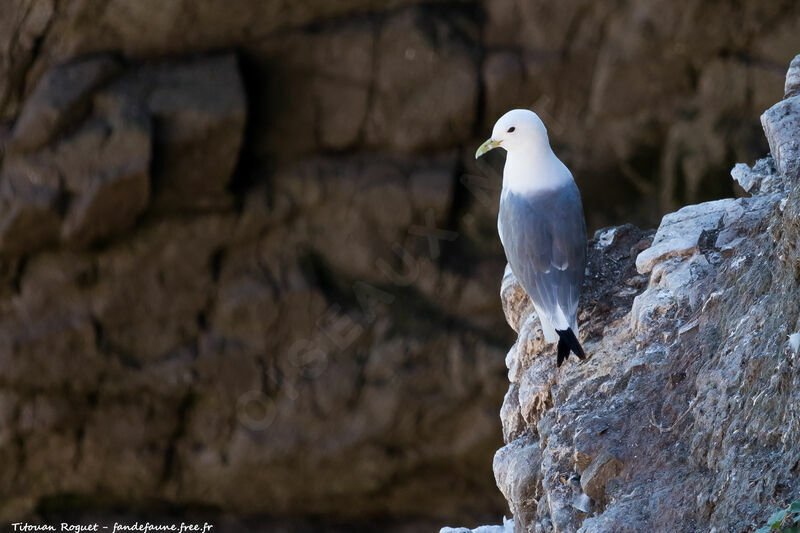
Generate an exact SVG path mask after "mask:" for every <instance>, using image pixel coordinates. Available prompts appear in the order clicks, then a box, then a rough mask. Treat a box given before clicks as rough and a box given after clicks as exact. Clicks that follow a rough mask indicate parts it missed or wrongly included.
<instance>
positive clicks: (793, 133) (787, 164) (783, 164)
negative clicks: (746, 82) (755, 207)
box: [761, 96, 800, 183]
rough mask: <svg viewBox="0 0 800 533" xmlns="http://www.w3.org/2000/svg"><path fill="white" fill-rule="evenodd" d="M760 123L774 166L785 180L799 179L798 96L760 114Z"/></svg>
mask: <svg viewBox="0 0 800 533" xmlns="http://www.w3.org/2000/svg"><path fill="white" fill-rule="evenodd" d="M761 124H762V125H763V126H764V133H765V134H766V136H767V140H768V141H769V149H770V152H772V157H773V158H774V159H775V167H776V168H777V169H778V172H780V174H781V175H782V176H784V177H785V179H786V180H788V181H790V182H792V183H796V182H797V181H798V179H800V139H799V138H798V135H797V130H798V127H800V96H790V97H789V98H787V99H785V100H782V101H780V102H778V103H777V104H775V105H774V106H772V107H771V108H769V109H768V110H767V111H765V112H764V114H763V115H761Z"/></svg>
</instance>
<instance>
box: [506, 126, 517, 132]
mask: <svg viewBox="0 0 800 533" xmlns="http://www.w3.org/2000/svg"><path fill="white" fill-rule="evenodd" d="M515 129H517V128H515V127H514V126H511V127H510V128H508V133H514V130H515Z"/></svg>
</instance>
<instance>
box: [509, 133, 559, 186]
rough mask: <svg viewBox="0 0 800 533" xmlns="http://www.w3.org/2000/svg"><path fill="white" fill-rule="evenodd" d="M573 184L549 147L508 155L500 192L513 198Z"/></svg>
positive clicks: (518, 151) (521, 150) (515, 151)
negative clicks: (512, 194)
mask: <svg viewBox="0 0 800 533" xmlns="http://www.w3.org/2000/svg"><path fill="white" fill-rule="evenodd" d="M569 181H572V174H571V173H570V171H569V169H567V167H566V166H565V165H564V163H562V162H561V160H560V159H558V157H556V154H554V153H553V150H552V149H551V148H550V145H549V144H548V145H544V146H541V147H536V148H534V149H529V150H525V149H516V150H513V151H509V152H508V155H507V156H506V165H505V167H504V168H503V189H504V190H509V191H511V192H513V193H516V194H526V193H527V194H530V193H531V192H535V191H540V190H546V189H555V188H558V187H562V186H564V185H565V184H566V183H568V182H569Z"/></svg>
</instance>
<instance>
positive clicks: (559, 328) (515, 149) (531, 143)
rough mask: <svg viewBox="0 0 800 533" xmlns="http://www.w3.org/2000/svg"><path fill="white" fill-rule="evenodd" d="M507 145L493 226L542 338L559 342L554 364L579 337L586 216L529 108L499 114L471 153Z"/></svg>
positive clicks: (577, 351) (580, 352) (579, 352)
mask: <svg viewBox="0 0 800 533" xmlns="http://www.w3.org/2000/svg"><path fill="white" fill-rule="evenodd" d="M497 147H502V148H505V150H506V152H507V153H508V155H507V157H506V165H505V168H504V169H503V191H502V193H501V196H500V213H499V215H498V217H497V230H498V232H499V233H500V241H501V242H502V243H503V248H504V249H505V252H506V258H507V259H508V263H509V264H510V265H511V270H512V272H514V275H515V276H516V278H517V280H519V282H520V284H521V285H522V288H524V289H525V292H526V293H527V294H528V296H529V297H530V299H531V302H532V303H533V307H534V308H535V309H536V314H537V315H538V316H539V320H540V321H541V323H542V331H543V332H544V338H545V340H546V341H547V342H556V341H558V359H557V365H558V366H561V363H563V362H564V360H565V359H567V357H569V353H570V351H572V352H574V353H575V355H577V356H578V358H580V359H583V358H584V357H585V354H584V352H583V348H582V347H581V344H580V342H579V341H578V300H579V299H580V294H581V285H582V284H583V275H584V270H585V268H586V221H585V220H584V217H583V205H582V204H581V195H580V192H579V191H578V186H577V185H575V180H574V179H573V178H572V173H570V171H569V169H568V168H567V167H566V166H565V165H564V163H562V162H561V160H560V159H558V157H556V155H555V154H554V153H553V150H552V148H550V141H549V140H548V138H547V130H546V129H545V127H544V124H543V123H542V121H541V120H540V119H539V117H538V116H537V115H536V113H534V112H533V111H528V110H527V109H513V110H511V111H509V112H508V113H506V114H505V115H503V116H502V117H500V119H499V120H498V121H497V123H496V124H495V125H494V129H493V130H492V137H491V138H490V139H488V140H487V141H486V142H485V143H483V144H482V145H481V146H480V148H478V151H477V152H476V153H475V158H476V159H477V158H479V157H480V156H482V155H483V154H485V153H486V152H488V151H489V150H492V149H494V148H497Z"/></svg>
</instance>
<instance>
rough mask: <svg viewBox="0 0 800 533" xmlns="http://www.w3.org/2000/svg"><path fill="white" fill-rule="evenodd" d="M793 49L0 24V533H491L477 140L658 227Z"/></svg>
mask: <svg viewBox="0 0 800 533" xmlns="http://www.w3.org/2000/svg"><path fill="white" fill-rule="evenodd" d="M798 48H800V5H798V4H797V3H796V2H792V1H785V2H781V1H775V2H768V3H765V2H755V1H751V0H745V1H737V2H733V1H731V2H716V3H713V4H711V3H707V2H701V1H699V0H697V1H692V0H685V1H681V2H668V1H666V0H660V1H659V0H649V1H648V0H642V1H637V2H632V1H630V2H625V1H613V2H603V3H597V2H590V1H588V0H586V1H581V0H575V1H570V2H561V3H552V2H544V1H532V2H523V1H511V0H496V1H491V2H489V1H486V2H469V1H463V2H425V3H423V2H415V1H413V0H395V1H391V2H374V1H370V0H361V1H359V0H336V1H319V0H317V1H308V0H306V1H295V2H283V1H278V0H275V1H256V0H248V1H246V0H228V1H226V2H220V1H216V0H215V1H208V2H195V1H190V0H167V1H150V0H112V1H108V2H101V1H80V0H7V1H4V2H2V3H0V154H1V157H2V161H1V164H2V167H1V168H0V421H1V423H0V458H2V462H3V464H4V465H5V467H4V468H3V469H2V471H0V519H1V520H3V521H11V520H13V519H21V518H24V517H40V518H48V517H51V516H56V515H58V514H59V513H62V514H63V513H79V514H80V513H83V514H87V515H88V514H91V513H101V514H102V513H104V512H109V513H111V512H112V511H113V512H125V513H144V514H145V516H151V515H152V514H153V513H168V514H169V513H178V514H181V513H184V514H185V513H195V512H203V513H210V515H211V516H216V517H219V516H223V515H224V516H226V517H231V516H233V517H251V516H260V517H263V518H260V519H258V520H257V523H259V524H266V523H271V524H273V526H274V527H278V526H277V525H275V524H283V525H285V527H288V528H290V529H292V530H294V529H296V528H298V527H300V526H299V525H300V524H305V525H306V526H307V527H309V528H311V530H316V531H319V530H323V529H325V528H329V529H331V528H334V527H341V528H345V529H348V528H350V529H352V528H355V527H359V528H367V527H372V528H379V529H381V530H388V529H389V527H390V526H391V527H393V528H395V529H396V530H400V529H403V528H405V529H406V530H411V531H414V530H420V529H421V528H424V527H428V526H430V527H431V528H432V527H433V525H434V524H435V525H441V524H442V523H446V522H458V523H463V524H469V523H474V524H477V523H481V522H487V521H496V517H497V516H498V515H499V514H502V513H503V511H504V509H505V505H504V502H503V499H502V497H501V495H500V494H499V492H498V491H497V488H496V486H495V483H494V479H493V476H492V471H491V457H492V455H493V452H494V450H495V449H496V448H497V447H498V446H499V445H500V443H501V442H502V439H501V431H500V425H499V424H498V416H497V413H498V411H499V408H500V405H501V403H502V397H503V394H504V392H505V390H506V387H507V383H506V377H505V374H506V369H505V365H504V355H505V352H506V350H507V348H508V346H509V345H510V344H511V342H512V339H513V332H512V330H511V329H510V328H508V327H507V326H506V325H505V320H504V318H503V313H502V310H501V308H500V301H499V298H498V291H499V284H500V279H501V277H502V273H503V266H504V259H503V256H502V250H501V249H500V247H499V242H498V239H497V238H496V231H495V218H494V216H495V209H496V204H497V195H498V192H499V185H500V173H499V169H500V168H501V165H502V155H500V156H498V155H495V154H492V155H491V156H490V157H489V158H488V159H487V161H485V162H484V161H481V162H479V163H476V162H475V161H474V160H473V159H472V154H473V153H474V149H475V147H476V146H477V143H478V142H479V141H481V140H483V139H484V138H485V137H487V136H488V135H489V133H490V131H491V126H492V124H493V123H494V121H495V119H496V118H497V117H498V116H499V115H500V114H501V113H502V112H504V111H505V110H507V109H509V108H512V107H530V108H531V109H534V110H535V111H537V112H538V113H540V115H541V116H542V118H543V119H544V121H545V122H546V124H548V126H549V129H550V136H551V141H552V143H553V145H554V147H555V149H556V151H557V153H558V154H559V155H560V156H561V157H562V158H563V159H564V161H565V162H566V163H567V164H568V165H569V166H570V168H571V169H572V170H573V173H574V174H575V177H576V179H577V181H578V183H579V186H580V187H581V189H582V191H583V195H584V204H585V208H586V211H587V218H588V222H589V225H590V227H591V228H592V229H596V228H598V227H600V226H603V225H607V224H612V223H614V224H618V223H622V222H627V221H633V222H635V223H637V224H639V225H641V226H643V227H650V226H655V225H656V224H657V222H658V220H659V219H660V216H661V215H662V214H663V213H665V212H668V211H672V210H674V209H675V208H676V207H677V206H680V205H683V204H685V203H694V202H697V201H700V200H706V199H710V198H717V197H723V196H731V195H733V194H735V191H734V190H733V188H732V187H733V186H732V185H731V180H730V179H729V178H728V173H729V170H730V168H731V167H732V165H733V163H734V162H736V161H747V162H752V161H754V160H755V159H756V158H757V157H759V156H761V155H763V154H765V153H766V152H767V146H766V141H765V140H764V139H763V136H762V134H761V129H760V125H759V122H758V116H759V114H760V113H761V112H762V111H763V110H764V109H766V108H768V107H769V106H770V105H771V104H772V103H774V102H775V101H777V100H779V99H780V97H781V95H782V90H783V81H784V74H785V72H786V67H787V65H788V63H789V60H790V59H791V58H792V57H793V55H794V54H795V53H796V51H797V49H798ZM243 519H244V518H243ZM220 520H222V519H221V518H220ZM226 520H235V518H234V519H231V518H226ZM251 525H252V524H251ZM273 526H270V527H273ZM239 527H240V526H231V528H232V530H237V528H239ZM248 527H250V526H248ZM252 527H255V526H252ZM270 530H274V529H270Z"/></svg>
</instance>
